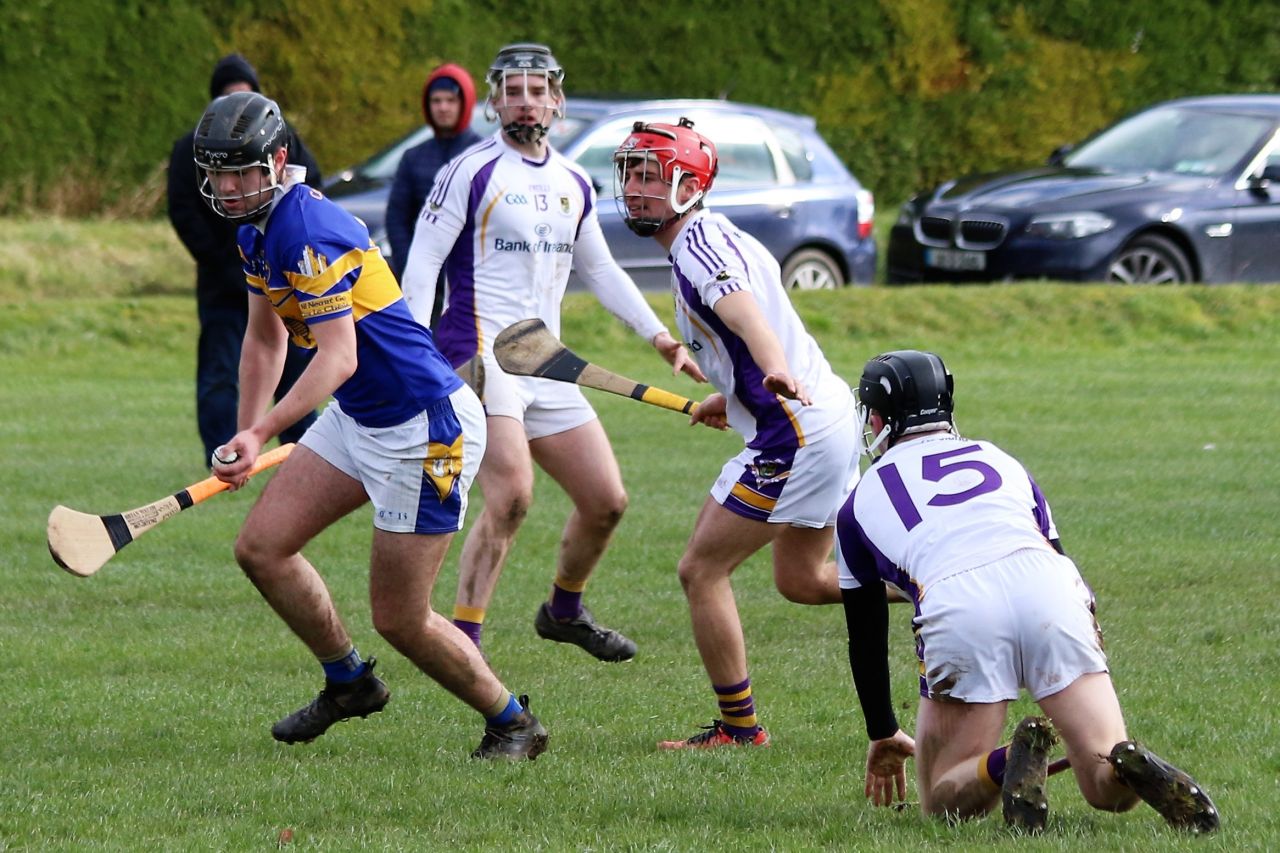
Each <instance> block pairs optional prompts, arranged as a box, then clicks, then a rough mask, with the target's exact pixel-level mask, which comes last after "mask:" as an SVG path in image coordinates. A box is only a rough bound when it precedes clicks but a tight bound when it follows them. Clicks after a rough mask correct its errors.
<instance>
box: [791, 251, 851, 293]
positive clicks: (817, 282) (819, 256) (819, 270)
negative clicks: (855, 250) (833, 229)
mask: <svg viewBox="0 0 1280 853" xmlns="http://www.w3.org/2000/svg"><path fill="white" fill-rule="evenodd" d="M782 283H783V285H784V286H785V287H786V288H787V289H788V290H834V289H836V288H837V287H843V286H844V273H843V272H842V271H841V269H840V265H839V264H838V263H836V262H835V259H834V258H832V257H831V256H830V255H828V254H827V253H826V252H824V251H822V250H820V249H801V250H800V251H798V252H796V253H795V254H793V255H792V256H791V257H789V258H787V262H786V263H785V264H783V265H782Z"/></svg>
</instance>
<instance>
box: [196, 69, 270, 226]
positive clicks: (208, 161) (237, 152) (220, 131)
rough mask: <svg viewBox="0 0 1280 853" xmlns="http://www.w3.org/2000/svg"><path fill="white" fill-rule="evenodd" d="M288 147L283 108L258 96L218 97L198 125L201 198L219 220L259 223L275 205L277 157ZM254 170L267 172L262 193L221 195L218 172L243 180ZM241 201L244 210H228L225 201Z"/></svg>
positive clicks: (197, 150) (197, 145)
mask: <svg viewBox="0 0 1280 853" xmlns="http://www.w3.org/2000/svg"><path fill="white" fill-rule="evenodd" d="M287 142H288V131H287V128H286V127H285V123H284V118H282V117H281V115H280V107H278V106H277V105H276V102H275V101H273V100H271V99H270V98H268V97H266V96H265V95H260V94H258V93H257V92H233V93H232V94H230V95H223V96H222V97H221V98H215V99H214V101H213V102H212V103H211V104H209V106H208V108H207V109H206V110H205V111H204V115H203V116H201V117H200V123H199V124H197V125H196V134H195V139H194V140H193V143H194V147H195V161H196V168H197V170H198V171H197V174H196V179H197V181H198V182H199V185H200V194H201V195H202V196H204V200H205V201H206V202H208V204H209V206H210V207H212V208H213V210H214V212H215V213H217V214H218V215H219V216H222V217H224V218H226V219H229V220H231V221H232V222H248V221H251V220H253V219H256V218H257V217H258V216H260V215H261V214H262V212H263V211H264V210H266V209H267V208H268V207H270V206H271V203H272V202H273V201H274V200H275V197H276V195H277V194H278V193H279V192H280V191H281V189H282V187H281V186H280V184H279V182H278V181H277V180H276V173H275V168H274V158H275V154H276V152H277V151H279V150H280V149H281V148H284V147H285V145H286V144H287ZM251 169H266V170H267V173H268V174H269V175H270V182H269V183H268V184H266V189H265V191H263V192H254V193H251V194H241V195H237V196H219V194H218V189H217V186H216V185H215V179H216V176H217V175H218V174H219V173H227V172H235V173H238V174H240V175H241V176H242V177H243V176H244V175H245V174H246V172H248V171H249V170H251ZM232 198H235V199H238V200H243V201H244V202H245V205H244V207H243V209H240V210H237V211H235V212H231V211H228V210H227V208H226V206H225V205H224V204H223V201H224V200H230V199H232Z"/></svg>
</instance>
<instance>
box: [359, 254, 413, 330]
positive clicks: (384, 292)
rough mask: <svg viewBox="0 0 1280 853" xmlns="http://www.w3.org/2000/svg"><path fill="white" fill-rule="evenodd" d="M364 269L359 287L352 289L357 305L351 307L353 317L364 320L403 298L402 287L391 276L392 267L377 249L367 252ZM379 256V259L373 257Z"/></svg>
mask: <svg viewBox="0 0 1280 853" xmlns="http://www.w3.org/2000/svg"><path fill="white" fill-rule="evenodd" d="M364 254H365V263H364V269H363V270H362V271H361V273H360V280H359V282H358V286H357V287H355V288H352V292H353V293H355V304H354V305H352V307H351V313H352V316H354V317H355V319H356V320H362V319H364V318H365V317H366V316H368V315H369V314H374V313H376V312H378V311H381V310H382V309H383V308H386V307H387V306H388V305H390V304H391V303H393V302H395V301H396V300H397V299H399V298H400V297H401V295H402V294H401V292H400V285H399V284H397V283H396V277H395V276H394V275H392V274H391V267H389V266H387V262H386V261H385V260H383V259H382V256H381V253H379V252H378V250H377V249H367V250H366V251H365V253H364ZM375 254H377V255H378V257H376V258H375V257H371V256H372V255H375Z"/></svg>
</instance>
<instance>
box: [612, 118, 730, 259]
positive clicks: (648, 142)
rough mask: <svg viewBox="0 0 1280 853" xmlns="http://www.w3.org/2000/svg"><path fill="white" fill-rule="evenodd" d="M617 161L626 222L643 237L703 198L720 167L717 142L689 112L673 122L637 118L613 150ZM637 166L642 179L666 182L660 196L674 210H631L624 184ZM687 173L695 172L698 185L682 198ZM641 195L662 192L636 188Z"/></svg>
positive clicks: (617, 182)
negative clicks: (651, 212)
mask: <svg viewBox="0 0 1280 853" xmlns="http://www.w3.org/2000/svg"><path fill="white" fill-rule="evenodd" d="M613 162H614V173H613V174H614V194H613V195H614V200H615V201H616V202H617V204H618V210H619V212H620V213H621V214H622V216H623V218H624V219H625V220H626V222H627V227H629V228H630V229H631V230H632V231H634V232H635V233H637V234H639V235H640V236H641V237H652V236H653V235H654V234H656V233H658V232H659V231H661V230H662V229H663V228H665V227H666V226H667V225H669V224H670V223H671V222H674V221H675V220H677V219H679V218H680V217H681V216H683V215H684V214H685V213H686V212H687V211H689V210H690V209H692V208H693V207H694V206H695V205H697V204H698V203H699V202H701V201H702V199H703V197H704V196H705V195H706V194H707V191H708V190H710V189H711V183H712V181H714V180H715V177H716V171H717V169H718V168H719V164H718V161H717V159H716V146H715V143H714V142H712V141H711V140H710V139H708V138H707V137H705V136H703V135H702V134H701V133H698V132H697V131H696V130H694V129H693V122H692V121H690V120H689V119H687V118H681V119H680V120H679V121H678V122H677V123H676V124H674V125H672V124H657V123H654V124H646V123H644V122H640V121H638V122H636V123H635V125H633V126H632V128H631V135H630V136H628V137H627V139H626V141H625V142H623V143H622V145H620V146H619V147H618V149H617V150H616V151H615V152H614V153H613ZM637 169H638V170H639V177H640V179H641V183H646V182H647V181H649V180H653V179H660V180H661V182H662V183H663V184H664V185H665V186H666V188H667V189H666V191H665V194H664V195H663V196H662V197H661V198H664V199H665V200H666V201H668V202H670V204H671V210H672V215H671V216H666V217H662V216H646V215H644V213H640V214H635V215H633V214H632V212H631V210H630V209H629V207H628V205H627V194H626V192H625V185H626V183H627V178H628V172H629V171H633V172H634V171H635V170H637ZM686 177H692V179H693V182H694V188H695V191H694V194H693V195H692V196H690V197H689V198H688V199H686V200H685V201H684V202H680V201H678V200H677V192H678V189H679V187H680V184H681V181H682V180H683V179H684V178H686ZM641 196H645V197H649V198H657V196H652V195H649V194H641V193H632V194H631V198H632V199H633V200H634V199H637V198H640V197H641ZM663 212H664V213H665V211H663Z"/></svg>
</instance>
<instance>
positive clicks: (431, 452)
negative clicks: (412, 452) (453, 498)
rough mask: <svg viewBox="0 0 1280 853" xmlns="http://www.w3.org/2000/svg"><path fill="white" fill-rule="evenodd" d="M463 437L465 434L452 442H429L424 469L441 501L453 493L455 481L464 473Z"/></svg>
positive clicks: (423, 464)
mask: <svg viewBox="0 0 1280 853" xmlns="http://www.w3.org/2000/svg"><path fill="white" fill-rule="evenodd" d="M462 439H463V436H462V435H459V436H458V437H457V438H455V439H454V440H453V443H452V444H444V443H443V442H439V441H432V442H428V443H427V458H426V459H425V460H424V461H423V463H422V471H423V473H424V474H425V475H426V477H427V479H428V480H430V481H431V485H432V486H434V487H435V490H436V496H437V497H438V498H440V503H444V502H445V501H446V500H448V498H449V495H451V494H453V486H454V483H456V482H457V480H458V475H459V474H461V473H462Z"/></svg>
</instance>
